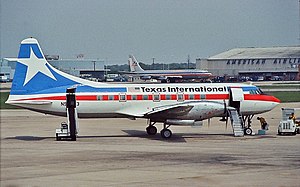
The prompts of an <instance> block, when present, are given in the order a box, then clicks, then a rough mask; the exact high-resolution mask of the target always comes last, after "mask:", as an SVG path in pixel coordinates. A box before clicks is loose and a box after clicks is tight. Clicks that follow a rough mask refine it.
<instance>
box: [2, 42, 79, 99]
mask: <svg viewBox="0 0 300 187" xmlns="http://www.w3.org/2000/svg"><path fill="white" fill-rule="evenodd" d="M7 60H14V61H17V64H16V70H15V74H14V78H13V82H12V88H11V92H10V95H27V94H47V93H56V92H61V90H62V89H64V90H65V89H66V88H67V87H70V86H72V85H75V84H79V82H78V80H76V78H74V77H73V76H71V75H68V74H65V73H63V72H60V71H58V70H56V69H55V68H53V67H52V66H51V65H50V64H49V63H48V62H47V60H46V59H45V57H44V54H43V52H42V50H41V48H40V45H39V43H38V41H37V40H36V39H34V38H27V39H25V40H23V41H22V42H21V45H20V51H19V55H18V58H17V59H7Z"/></svg>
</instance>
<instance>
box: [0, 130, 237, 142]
mask: <svg viewBox="0 0 300 187" xmlns="http://www.w3.org/2000/svg"><path fill="white" fill-rule="evenodd" d="M122 131H123V132H124V133H126V134H123V135H100V136H78V140H80V139H88V138H124V137H128V138H130V137H138V138H144V139H150V140H156V141H167V142H186V140H188V139H207V140H209V139H214V140H218V139H228V138H229V139H230V137H232V138H233V135H232V134H200V133H176V134H173V136H172V137H171V138H170V139H167V140H166V139H163V138H162V137H161V136H160V133H157V134H156V135H152V136H150V135H148V134H147V133H145V131H140V130H122ZM4 139H6V140H22V141H41V140H46V139H55V137H54V136H53V137H39V136H15V137H6V138H4Z"/></svg>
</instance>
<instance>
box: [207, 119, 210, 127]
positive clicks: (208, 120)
mask: <svg viewBox="0 0 300 187" xmlns="http://www.w3.org/2000/svg"><path fill="white" fill-rule="evenodd" d="M207 122H208V123H207V124H208V127H209V126H210V118H208V119H207Z"/></svg>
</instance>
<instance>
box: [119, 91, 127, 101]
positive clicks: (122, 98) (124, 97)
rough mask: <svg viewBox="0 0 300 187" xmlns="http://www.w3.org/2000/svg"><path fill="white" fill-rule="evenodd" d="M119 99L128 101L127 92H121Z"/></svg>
mask: <svg viewBox="0 0 300 187" xmlns="http://www.w3.org/2000/svg"><path fill="white" fill-rule="evenodd" d="M119 101H120V102H126V94H125V93H120V97H119Z"/></svg>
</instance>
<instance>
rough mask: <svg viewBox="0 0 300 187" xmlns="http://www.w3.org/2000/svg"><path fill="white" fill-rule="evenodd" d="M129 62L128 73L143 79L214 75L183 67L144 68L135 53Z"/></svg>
mask: <svg viewBox="0 0 300 187" xmlns="http://www.w3.org/2000/svg"><path fill="white" fill-rule="evenodd" d="M128 64H129V66H130V72H128V73H126V74H128V75H133V76H139V77H141V79H143V80H149V79H157V80H161V82H163V83H166V82H172V83H174V82H176V80H182V79H202V80H205V79H207V78H210V77H212V74H211V73H209V72H208V71H205V70H197V69H183V70H144V69H143V68H142V67H141V66H140V64H139V62H138V61H137V60H136V58H135V57H134V56H133V55H129V59H128Z"/></svg>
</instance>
